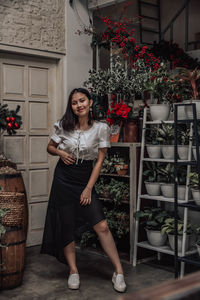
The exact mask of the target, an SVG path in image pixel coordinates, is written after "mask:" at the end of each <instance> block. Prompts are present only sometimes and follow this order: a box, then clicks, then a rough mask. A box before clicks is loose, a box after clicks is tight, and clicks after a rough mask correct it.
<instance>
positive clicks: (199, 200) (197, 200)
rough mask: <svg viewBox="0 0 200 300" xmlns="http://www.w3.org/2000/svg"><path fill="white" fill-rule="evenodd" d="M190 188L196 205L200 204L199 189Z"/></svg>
mask: <svg viewBox="0 0 200 300" xmlns="http://www.w3.org/2000/svg"><path fill="white" fill-rule="evenodd" d="M191 190H192V198H193V200H194V202H195V203H196V205H200V190H197V189H191Z"/></svg>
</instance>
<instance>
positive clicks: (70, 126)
mask: <svg viewBox="0 0 200 300" xmlns="http://www.w3.org/2000/svg"><path fill="white" fill-rule="evenodd" d="M75 93H82V94H84V95H85V96H86V97H87V98H88V99H89V100H90V99H92V97H91V95H90V93H89V92H88V90H86V89H84V88H75V89H73V90H72V91H71V93H70V94H69V98H68V103H67V108H66V111H65V113H64V115H63V117H62V118H61V120H60V126H62V127H63V129H64V130H66V131H73V130H74V129H75V126H76V125H77V124H78V122H79V121H78V117H77V116H76V115H75V114H74V112H73V110H72V97H73V95H74V94H75ZM91 124H92V116H91V112H89V115H88V125H91Z"/></svg>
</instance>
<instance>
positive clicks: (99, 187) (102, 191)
mask: <svg viewBox="0 0 200 300" xmlns="http://www.w3.org/2000/svg"><path fill="white" fill-rule="evenodd" d="M95 191H96V193H97V194H98V195H99V196H100V197H102V198H108V199H109V198H110V193H109V185H108V184H106V183H105V181H104V179H103V178H102V177H101V178H100V179H99V181H98V182H96V184H95Z"/></svg>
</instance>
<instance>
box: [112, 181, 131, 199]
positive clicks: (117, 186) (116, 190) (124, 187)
mask: <svg viewBox="0 0 200 300" xmlns="http://www.w3.org/2000/svg"><path fill="white" fill-rule="evenodd" d="M108 190H109V194H110V196H111V198H112V200H113V202H114V203H115V204H117V205H119V204H121V202H122V200H126V201H127V200H128V199H129V185H128V184H127V183H125V182H123V181H119V180H116V179H114V178H112V179H111V181H110V183H109V185H108Z"/></svg>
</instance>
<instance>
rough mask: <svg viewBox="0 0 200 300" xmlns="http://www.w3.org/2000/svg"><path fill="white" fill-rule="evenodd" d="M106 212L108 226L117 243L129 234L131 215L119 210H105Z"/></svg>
mask: <svg viewBox="0 0 200 300" xmlns="http://www.w3.org/2000/svg"><path fill="white" fill-rule="evenodd" d="M104 212H105V215H106V219H107V222H108V226H109V228H110V230H111V231H112V234H113V236H114V238H116V242H117V241H118V240H120V239H122V238H123V237H124V236H125V235H126V234H127V233H129V215H128V214H127V213H126V212H124V211H118V210H117V209H112V210H107V209H106V208H104Z"/></svg>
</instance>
